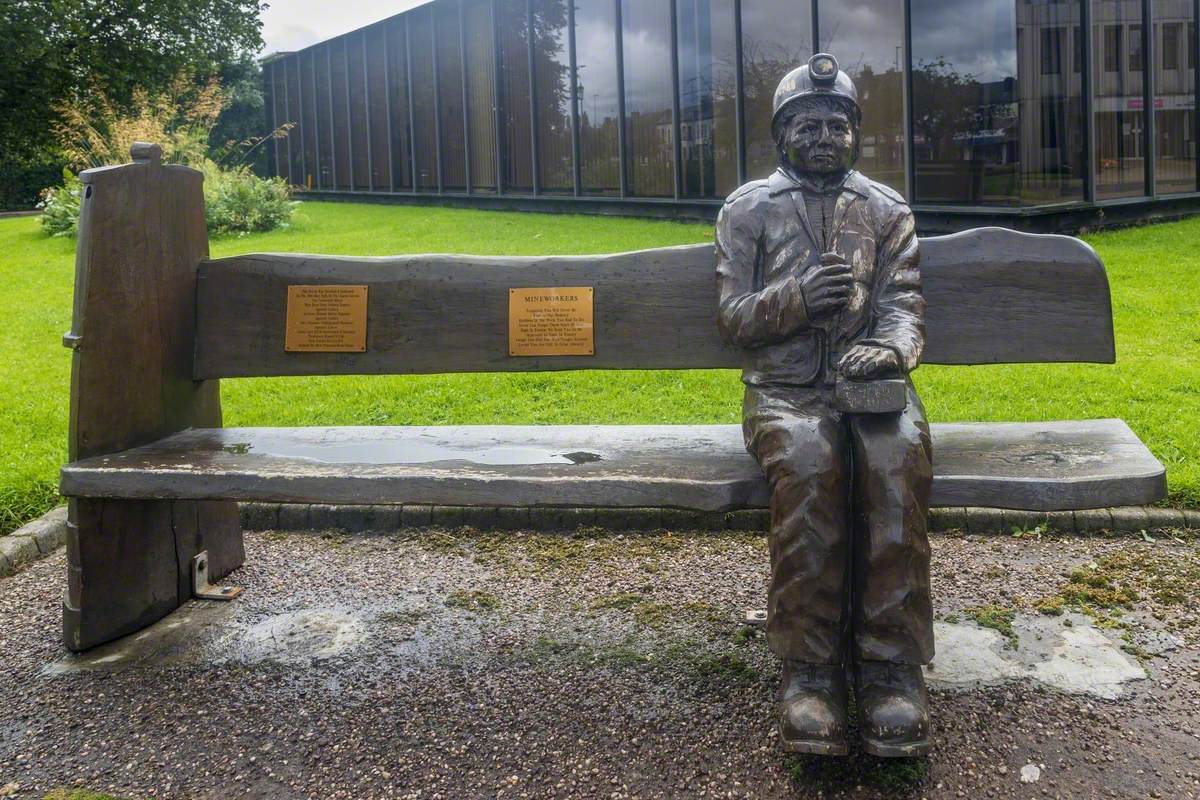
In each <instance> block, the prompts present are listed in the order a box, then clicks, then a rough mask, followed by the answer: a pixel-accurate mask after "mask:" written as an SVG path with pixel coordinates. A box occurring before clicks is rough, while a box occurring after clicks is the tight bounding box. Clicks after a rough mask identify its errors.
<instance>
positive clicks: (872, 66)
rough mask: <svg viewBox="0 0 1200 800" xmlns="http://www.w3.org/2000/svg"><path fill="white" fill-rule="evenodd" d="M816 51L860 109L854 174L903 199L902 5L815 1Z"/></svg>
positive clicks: (884, 0) (872, 0)
mask: <svg viewBox="0 0 1200 800" xmlns="http://www.w3.org/2000/svg"><path fill="white" fill-rule="evenodd" d="M817 19H818V24H819V25H820V31H819V34H820V38H821V40H820V42H819V43H818V44H819V49H821V50H824V51H827V52H830V53H834V54H836V55H837V57H838V60H839V61H841V63H842V68H843V69H844V70H846V71H847V72H849V73H850V75H851V76H853V78H854V80H855V83H857V85H858V91H859V95H860V96H861V97H862V98H863V103H864V104H865V106H866V110H865V113H864V115H863V126H862V157H861V159H860V160H859V164H860V168H861V169H862V170H863V171H864V172H866V173H867V174H868V175H870V176H871V177H872V178H874V179H876V180H878V181H881V182H883V183H886V184H888V185H889V186H891V187H892V188H894V189H896V190H897V191H900V192H903V193H904V194H905V195H906V196H907V195H908V187H907V182H908V181H907V177H908V176H907V175H906V170H905V168H904V151H905V141H906V135H905V130H904V3H903V0H856V2H846V0H819V6H818V14H817Z"/></svg>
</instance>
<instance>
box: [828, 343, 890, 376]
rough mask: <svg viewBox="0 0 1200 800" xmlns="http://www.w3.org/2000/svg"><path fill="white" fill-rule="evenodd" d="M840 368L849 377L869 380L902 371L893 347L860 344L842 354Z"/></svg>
mask: <svg viewBox="0 0 1200 800" xmlns="http://www.w3.org/2000/svg"><path fill="white" fill-rule="evenodd" d="M838 369H839V370H840V371H841V373H842V374H843V375H845V376H846V377H847V378H851V379H853V380H860V381H868V380H871V379H873V378H882V377H885V376H887V375H889V374H892V375H895V374H896V373H897V372H899V371H900V359H899V358H898V357H897V356H896V353H895V351H893V350H892V349H891V348H888V347H879V346H878V345H874V344H859V345H855V346H854V347H852V348H850V351H849V352H848V353H846V355H844V356H842V360H841V361H839V362H838Z"/></svg>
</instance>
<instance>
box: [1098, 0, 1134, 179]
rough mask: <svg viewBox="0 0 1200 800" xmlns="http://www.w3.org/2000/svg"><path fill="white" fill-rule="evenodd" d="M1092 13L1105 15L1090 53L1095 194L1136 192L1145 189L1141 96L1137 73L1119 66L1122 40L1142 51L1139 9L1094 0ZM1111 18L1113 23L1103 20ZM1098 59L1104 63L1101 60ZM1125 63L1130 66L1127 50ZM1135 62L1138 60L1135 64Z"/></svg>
mask: <svg viewBox="0 0 1200 800" xmlns="http://www.w3.org/2000/svg"><path fill="white" fill-rule="evenodd" d="M1092 13H1093V15H1094V16H1095V18H1096V19H1097V20H1104V21H1105V23H1106V24H1105V26H1104V47H1103V49H1102V52H1101V51H1098V52H1096V53H1095V54H1094V55H1093V62H1092V64H1093V68H1094V75H1093V83H1092V85H1093V90H1092V91H1093V95H1094V97H1095V102H1094V109H1095V111H1094V119H1093V123H1092V131H1093V134H1092V135H1093V136H1094V138H1095V142H1096V163H1095V165H1094V168H1095V170H1096V196H1097V197H1099V198H1102V199H1106V200H1107V199H1111V198H1117V197H1138V196H1141V195H1143V194H1145V191H1146V172H1145V160H1144V157H1143V155H1142V154H1143V153H1144V152H1145V146H1144V142H1143V139H1144V136H1143V130H1144V129H1145V110H1144V109H1145V102H1146V100H1145V96H1144V94H1143V91H1142V88H1143V87H1142V80H1141V77H1140V76H1137V77H1135V76H1133V75H1131V74H1130V73H1129V72H1128V71H1126V70H1124V69H1122V67H1123V66H1124V65H1125V54H1124V53H1123V52H1122V48H1123V47H1124V46H1125V43H1126V41H1128V42H1129V45H1130V48H1131V50H1132V49H1133V48H1134V47H1136V48H1137V52H1138V53H1139V59H1138V61H1140V53H1141V30H1142V10H1141V4H1140V3H1130V2H1127V0H1093V11H1092ZM1108 23H1116V24H1108ZM1101 63H1103V67H1104V69H1103V70H1101V69H1100V66H1101ZM1129 65H1130V66H1131V67H1132V66H1134V59H1133V56H1132V54H1131V55H1130V57H1129ZM1138 66H1139V68H1140V64H1139V65H1138Z"/></svg>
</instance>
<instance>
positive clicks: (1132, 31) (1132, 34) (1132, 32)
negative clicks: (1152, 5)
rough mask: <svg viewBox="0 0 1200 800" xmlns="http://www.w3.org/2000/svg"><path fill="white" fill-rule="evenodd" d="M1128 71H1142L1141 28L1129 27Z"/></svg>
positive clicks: (1139, 26) (1136, 26)
mask: <svg viewBox="0 0 1200 800" xmlns="http://www.w3.org/2000/svg"><path fill="white" fill-rule="evenodd" d="M1129 71H1130V72H1141V71H1142V26H1141V25H1130V26H1129Z"/></svg>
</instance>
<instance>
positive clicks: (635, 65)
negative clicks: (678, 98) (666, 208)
mask: <svg viewBox="0 0 1200 800" xmlns="http://www.w3.org/2000/svg"><path fill="white" fill-rule="evenodd" d="M621 19H622V34H623V36H624V39H623V43H624V50H625V149H626V162H627V170H628V176H629V193H630V194H631V195H635V196H638V197H671V196H673V195H674V194H675V175H674V164H675V154H674V149H675V145H674V139H675V135H674V123H673V119H672V117H673V114H672V105H673V99H672V98H673V97H674V87H673V86H672V85H671V4H670V2H668V0H621Z"/></svg>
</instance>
